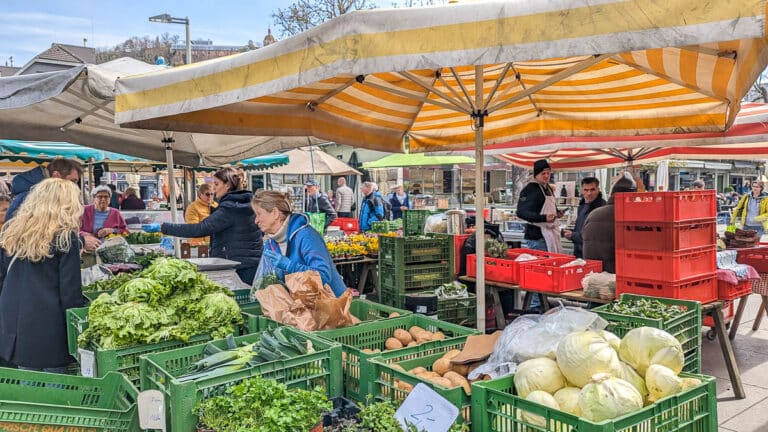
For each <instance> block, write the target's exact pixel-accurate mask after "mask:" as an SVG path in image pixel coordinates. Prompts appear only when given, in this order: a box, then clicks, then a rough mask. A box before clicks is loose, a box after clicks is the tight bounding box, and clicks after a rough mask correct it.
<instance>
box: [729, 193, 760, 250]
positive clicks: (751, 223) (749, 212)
mask: <svg viewBox="0 0 768 432" xmlns="http://www.w3.org/2000/svg"><path fill="white" fill-rule="evenodd" d="M751 188H752V191H751V192H750V193H747V194H744V196H742V197H741V199H740V200H739V203H738V204H736V207H734V209H733V214H732V215H731V225H734V224H735V223H736V221H737V220H738V221H739V222H740V223H741V225H742V226H743V227H744V229H745V230H755V231H757V236H758V237H757V238H758V239H759V238H760V237H761V236H762V235H763V234H764V233H765V230H764V229H763V221H764V220H765V219H766V218H768V194H766V193H765V184H764V183H763V182H761V181H757V180H755V181H753V182H752V185H751ZM758 216H760V218H757V217H758ZM755 218H757V219H755Z"/></svg>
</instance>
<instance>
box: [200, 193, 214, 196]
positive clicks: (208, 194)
mask: <svg viewBox="0 0 768 432" xmlns="http://www.w3.org/2000/svg"><path fill="white" fill-rule="evenodd" d="M203 195H205V196H214V195H216V194H215V193H213V192H206V193H204V194H203Z"/></svg>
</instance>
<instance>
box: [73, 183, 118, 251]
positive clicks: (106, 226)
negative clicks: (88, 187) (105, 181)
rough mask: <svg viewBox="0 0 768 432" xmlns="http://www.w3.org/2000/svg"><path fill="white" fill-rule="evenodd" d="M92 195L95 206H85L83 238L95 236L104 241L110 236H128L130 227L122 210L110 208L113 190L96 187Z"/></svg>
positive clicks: (82, 223)
mask: <svg viewBox="0 0 768 432" xmlns="http://www.w3.org/2000/svg"><path fill="white" fill-rule="evenodd" d="M91 194H92V195H93V204H89V205H87V206H85V208H84V211H83V219H82V222H81V224H80V233H81V234H82V235H83V237H86V236H95V237H96V238H99V239H103V238H104V237H107V236H108V235H110V234H127V233H128V226H127V224H126V223H125V219H123V215H121V214H120V210H117V209H114V208H112V207H110V206H109V201H110V199H111V198H112V190H111V189H110V188H109V187H107V186H96V187H95V188H93V190H92V191H91Z"/></svg>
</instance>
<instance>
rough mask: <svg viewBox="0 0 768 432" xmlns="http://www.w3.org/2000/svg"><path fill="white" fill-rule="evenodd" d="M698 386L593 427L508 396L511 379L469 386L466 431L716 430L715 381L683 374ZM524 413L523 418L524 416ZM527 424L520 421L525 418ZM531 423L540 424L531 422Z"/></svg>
mask: <svg viewBox="0 0 768 432" xmlns="http://www.w3.org/2000/svg"><path fill="white" fill-rule="evenodd" d="M680 376H681V377H693V378H698V379H700V380H701V381H702V383H701V385H699V386H697V387H693V388H690V389H688V390H685V391H683V392H682V393H678V394H676V395H672V396H668V397H666V398H664V399H661V400H659V401H657V402H655V403H652V404H650V405H648V406H646V407H643V408H642V409H640V410H638V411H635V412H633V413H630V414H627V415H624V416H622V417H619V418H615V419H612V420H606V421H603V422H600V423H594V422H591V421H589V420H587V419H584V418H582V417H577V416H574V415H572V414H568V413H565V412H562V411H559V410H555V409H552V408H549V407H546V406H543V405H539V404H537V403H535V402H531V401H527V400H525V399H523V398H520V397H518V396H516V395H515V394H514V383H513V380H514V376H513V375H508V376H505V377H501V378H497V379H494V380H491V381H478V382H475V383H473V384H472V430H475V431H509V432H512V431H563V432H566V431H579V432H651V431H664V432H683V431H702V432H704V431H716V430H717V396H716V390H715V378H713V377H710V376H705V375H696V374H689V373H685V372H684V373H682V374H680ZM523 413H525V414H526V415H524V414H523ZM526 418H527V419H529V420H525V419H526ZM532 419H536V420H538V422H539V423H541V424H533V423H531V422H530V420H532Z"/></svg>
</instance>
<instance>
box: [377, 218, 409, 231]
mask: <svg viewBox="0 0 768 432" xmlns="http://www.w3.org/2000/svg"><path fill="white" fill-rule="evenodd" d="M402 227H403V220H402V219H395V220H383V221H378V222H371V229H370V230H369V231H370V232H372V233H378V234H385V233H390V232H395V231H397V230H399V229H401V228H402Z"/></svg>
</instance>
